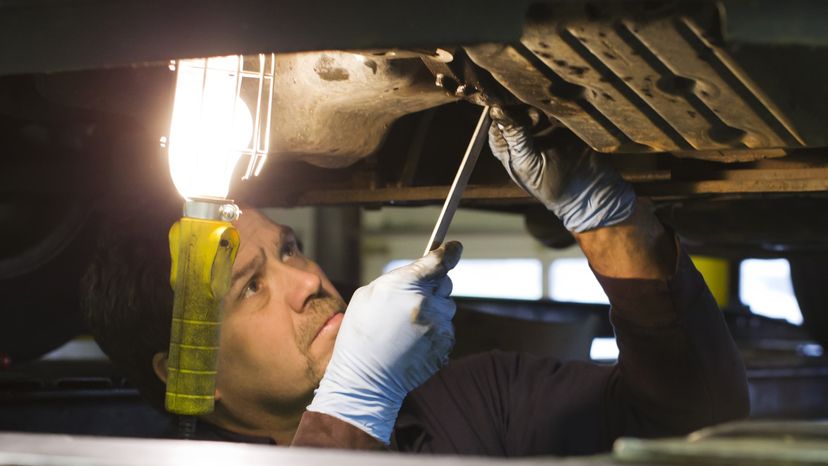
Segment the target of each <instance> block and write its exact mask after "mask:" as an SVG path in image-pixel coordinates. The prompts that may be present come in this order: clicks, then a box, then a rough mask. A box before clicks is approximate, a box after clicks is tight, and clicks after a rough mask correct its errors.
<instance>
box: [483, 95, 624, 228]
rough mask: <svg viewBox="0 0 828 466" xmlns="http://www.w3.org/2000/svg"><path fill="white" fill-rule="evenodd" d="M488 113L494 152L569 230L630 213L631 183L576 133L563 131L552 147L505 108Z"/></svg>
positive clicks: (601, 224) (609, 221)
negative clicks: (534, 134)
mask: <svg viewBox="0 0 828 466" xmlns="http://www.w3.org/2000/svg"><path fill="white" fill-rule="evenodd" d="M490 115H491V116H492V126H491V127H490V128H489V146H490V147H491V149H492V153H493V154H494V155H495V157H497V158H498V159H499V160H500V162H501V163H502V164H503V166H504V167H505V168H506V171H507V172H509V176H511V177H512V179H513V180H514V181H515V182H516V183H517V184H518V185H519V186H521V187H523V189H525V190H526V192H528V193H529V194H531V195H533V196H534V197H535V198H537V199H538V200H539V201H541V202H542V203H543V204H544V205H545V206H546V208H547V209H549V210H551V211H552V212H553V213H554V214H555V215H557V216H558V218H559V219H561V221H562V222H563V224H564V226H565V227H566V229H567V230H569V231H571V232H575V233H581V232H584V231H587V230H592V229H595V228H600V227H605V226H610V225H615V224H617V223H620V222H622V221H624V220H626V219H627V218H628V217H629V216H630V215H631V214H632V212H633V209H634V208H635V192H634V191H633V189H632V186H630V185H629V183H627V182H626V181H624V179H622V178H621V176H619V175H618V173H617V172H616V171H615V170H614V169H613V168H612V167H611V166H610V165H609V164H607V163H605V162H604V161H602V160H600V159H599V158H598V156H597V154H596V153H595V152H594V151H592V150H591V149H590V148H589V147H587V146H586V145H585V144H584V143H583V142H581V141H580V139H578V138H577V137H576V136H575V135H573V134H571V133H569V132H565V131H560V132H558V133H559V134H558V135H556V136H558V140H557V141H553V144H554V146H553V145H551V144H550V145H548V146H549V147H546V145H541V144H538V141H535V140H534V139H533V137H532V135H531V134H529V129H528V128H527V127H525V126H522V125H519V124H517V123H515V122H514V120H513V119H512V118H510V117H509V115H507V114H506V113H505V112H504V111H503V110H502V109H500V108H498V107H492V110H491V112H490ZM561 133H562V134H561Z"/></svg>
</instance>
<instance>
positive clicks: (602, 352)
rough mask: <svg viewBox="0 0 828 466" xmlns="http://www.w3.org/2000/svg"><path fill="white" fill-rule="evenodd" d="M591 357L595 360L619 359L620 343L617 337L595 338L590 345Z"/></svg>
mask: <svg viewBox="0 0 828 466" xmlns="http://www.w3.org/2000/svg"><path fill="white" fill-rule="evenodd" d="M589 358H590V359H592V360H593V361H613V360H616V359H618V343H617V342H616V341H615V338H602V337H597V338H593V339H592V344H591V345H590V346H589Z"/></svg>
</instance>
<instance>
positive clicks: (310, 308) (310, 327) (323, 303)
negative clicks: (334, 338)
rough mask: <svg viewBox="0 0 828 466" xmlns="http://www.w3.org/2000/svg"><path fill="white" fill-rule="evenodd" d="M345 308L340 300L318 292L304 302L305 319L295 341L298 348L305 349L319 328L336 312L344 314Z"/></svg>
mask: <svg viewBox="0 0 828 466" xmlns="http://www.w3.org/2000/svg"><path fill="white" fill-rule="evenodd" d="M346 307H347V305H346V303H345V301H344V300H343V299H342V298H339V297H336V296H333V295H331V294H330V293H328V292H326V291H320V292H319V293H316V294H314V295H312V296H310V297H308V299H307V300H306V301H305V313H306V314H307V317H306V318H305V319H303V321H302V323H301V324H300V325H299V328H298V329H297V330H298V332H297V333H298V335H297V339H298V341H299V345H300V348H304V349H307V348H308V347H309V346H310V344H311V343H312V342H313V339H314V338H315V337H316V334H317V332H318V331H319V328H320V327H322V325H323V324H324V323H325V322H326V321H327V320H328V319H330V318H331V316H333V315H334V314H336V313H338V312H344V311H345V308H346Z"/></svg>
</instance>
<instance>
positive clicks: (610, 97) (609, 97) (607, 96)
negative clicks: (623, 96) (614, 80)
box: [601, 92, 615, 102]
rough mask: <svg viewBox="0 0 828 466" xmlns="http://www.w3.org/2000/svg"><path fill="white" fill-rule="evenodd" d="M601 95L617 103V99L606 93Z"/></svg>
mask: <svg viewBox="0 0 828 466" xmlns="http://www.w3.org/2000/svg"><path fill="white" fill-rule="evenodd" d="M601 95H602V96H603V97H604V98H605V99H607V100H609V101H610V102H615V99H614V98H613V97H612V96H611V95H609V94H607V93H606V92H604V93H603V94H601Z"/></svg>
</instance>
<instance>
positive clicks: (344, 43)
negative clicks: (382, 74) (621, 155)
mask: <svg viewBox="0 0 828 466" xmlns="http://www.w3.org/2000/svg"><path fill="white" fill-rule="evenodd" d="M527 3H528V2H527V1H526V0H517V1H511V2H502V1H498V0H453V1H450V2H446V1H442V0H422V1H418V2H414V3H411V2H409V3H405V4H401V3H400V2H394V1H386V0H352V1H348V2H341V1H332V0H326V1H313V0H311V1H298V2H274V1H271V0H218V1H211V2H204V1H201V0H180V1H174V2H148V1H143V0H87V1H82V2H79V1H68V0H11V1H4V2H0V75H10V74H24V73H40V72H53V71H64V70H78V69H91V68H101V67H110V66H123V65H130V64H137V63H145V62H158V61H165V60H169V59H173V58H188V57H203V56H214V55H222V54H231V53H257V52H292V51H307V50H331V49H336V50H347V49H374V48H407V47H408V48H414V47H416V48H423V47H429V46H446V45H465V44H476V43H481V42H513V41H516V40H518V39H519V38H520V34H521V30H522V26H523V18H524V15H525V10H526V5H527Z"/></svg>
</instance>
